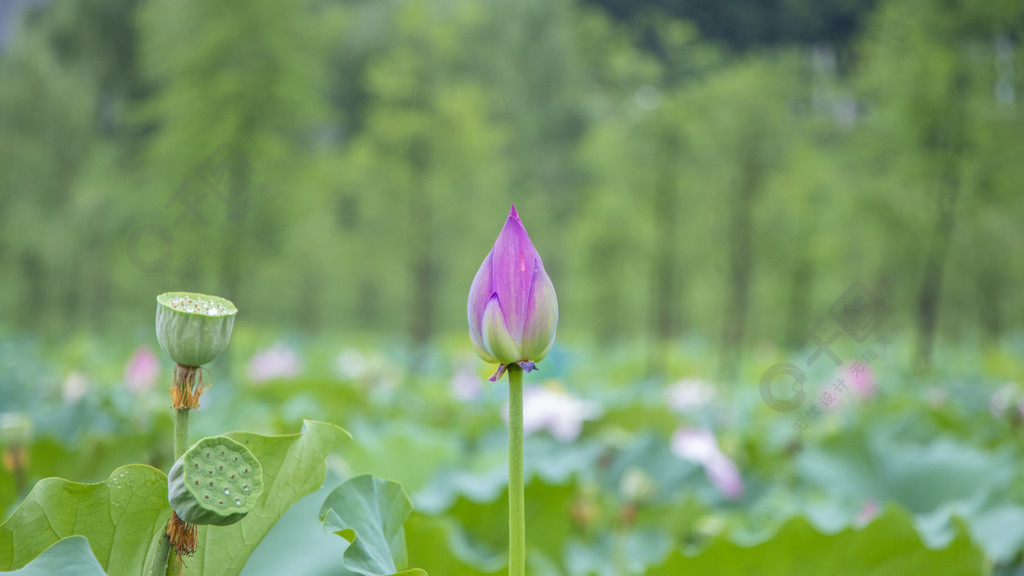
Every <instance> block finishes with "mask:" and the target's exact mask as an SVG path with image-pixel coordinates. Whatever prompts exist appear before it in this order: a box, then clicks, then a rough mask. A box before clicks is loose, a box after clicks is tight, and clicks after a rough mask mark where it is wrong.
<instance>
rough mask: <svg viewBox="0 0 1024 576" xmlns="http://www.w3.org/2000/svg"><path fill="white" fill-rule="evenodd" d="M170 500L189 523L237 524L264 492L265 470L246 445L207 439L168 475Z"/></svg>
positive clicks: (186, 455)
mask: <svg viewBox="0 0 1024 576" xmlns="http://www.w3.org/2000/svg"><path fill="white" fill-rule="evenodd" d="M167 491H168V496H167V498H168V500H169V501H170V504H171V508H172V509H173V510H174V513H175V514H177V515H178V517H179V518H181V520H183V521H184V522H187V523H189V524H200V525H202V524H212V525H215V526H227V525H229V524H234V523H235V522H238V521H239V520H241V519H242V518H244V517H245V515H246V514H248V513H249V511H250V510H252V509H253V507H254V506H256V501H257V500H259V497H260V495H261V494H262V493H263V468H262V467H261V466H260V462H259V460H257V459H256V457H255V456H253V454H252V452H250V451H249V449H248V448H246V447H245V446H244V445H243V444H240V443H238V442H235V441H234V440H232V439H230V438H228V437H226V436H214V437H211V438H203V439H202V440H200V441H199V442H196V444H195V446H193V447H192V448H191V449H190V450H188V451H187V452H185V454H183V455H182V457H181V458H179V459H178V461H177V462H175V463H174V466H172V467H171V473H170V474H168V475H167Z"/></svg>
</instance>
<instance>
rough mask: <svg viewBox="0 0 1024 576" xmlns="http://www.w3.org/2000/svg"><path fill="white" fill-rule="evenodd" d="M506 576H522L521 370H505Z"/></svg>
mask: <svg viewBox="0 0 1024 576" xmlns="http://www.w3.org/2000/svg"><path fill="white" fill-rule="evenodd" d="M508 574H509V576H525V575H526V496H525V493H524V489H523V370H522V368H520V367H519V366H518V365H517V364H512V365H510V366H509V367H508Z"/></svg>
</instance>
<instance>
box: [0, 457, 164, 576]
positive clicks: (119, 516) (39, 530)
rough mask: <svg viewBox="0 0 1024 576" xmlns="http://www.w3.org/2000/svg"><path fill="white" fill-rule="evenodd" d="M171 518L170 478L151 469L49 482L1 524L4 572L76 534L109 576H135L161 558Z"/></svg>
mask: <svg viewBox="0 0 1024 576" xmlns="http://www.w3.org/2000/svg"><path fill="white" fill-rule="evenodd" d="M170 515H171V509H170V506H169V505H168V504H167V476H166V475H164V473H163V472H161V471H159V470H157V469H156V468H152V467H150V466H144V465H141V464H133V465H131V466H124V467H122V468H118V469H117V470H114V471H113V472H112V473H111V474H110V477H109V478H107V480H105V481H104V482H100V483H97V484H80V483H78V482H71V481H69V480H64V479H61V478H47V479H45V480H42V481H40V482H39V483H38V484H36V485H35V487H34V488H33V489H32V491H31V492H30V493H29V495H28V497H27V498H25V501H24V502H23V503H22V504H21V506H19V507H18V509H17V510H15V511H14V513H13V514H12V515H11V517H10V518H8V519H7V520H6V521H5V522H4V523H3V524H2V525H0V570H13V569H16V568H21V567H23V566H25V565H26V564H28V563H29V561H31V560H32V559H34V558H36V557H37V556H39V555H40V554H42V553H43V552H44V551H45V550H46V549H47V548H50V547H51V546H52V545H53V544H55V543H56V542H58V541H60V540H62V539H64V538H67V537H69V536H75V535H77V536H85V537H86V538H88V540H89V545H90V546H91V547H92V552H93V554H94V555H95V557H96V559H97V560H98V561H99V564H100V566H101V567H103V569H104V570H105V571H106V572H107V573H108V574H110V575H112V576H117V575H119V574H126V575H132V576H136V575H138V574H141V573H143V572H144V570H145V569H146V568H147V567H148V566H149V565H150V563H151V562H152V560H153V558H154V556H155V555H156V553H157V543H158V540H159V539H160V538H162V537H163V532H164V526H165V525H166V524H167V519H168V518H169V517H170Z"/></svg>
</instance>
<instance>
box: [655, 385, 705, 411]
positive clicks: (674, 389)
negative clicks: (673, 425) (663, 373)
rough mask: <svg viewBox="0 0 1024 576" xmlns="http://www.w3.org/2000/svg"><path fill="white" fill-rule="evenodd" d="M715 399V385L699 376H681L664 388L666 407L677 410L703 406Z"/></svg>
mask: <svg viewBox="0 0 1024 576" xmlns="http://www.w3.org/2000/svg"><path fill="white" fill-rule="evenodd" d="M714 399H715V387H714V386H712V385H711V384H710V383H709V382H706V381H704V380H701V379H699V378H683V379H682V380H679V381H678V382H676V383H675V384H673V385H671V386H669V387H668V388H667V389H666V390H665V401H666V402H667V403H668V407H669V408H671V409H673V410H675V411H677V412H686V411H688V410H694V409H698V408H703V407H704V406H706V405H708V404H710V403H711V402H712V401H714Z"/></svg>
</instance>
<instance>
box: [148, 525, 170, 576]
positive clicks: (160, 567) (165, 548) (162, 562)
mask: <svg viewBox="0 0 1024 576" xmlns="http://www.w3.org/2000/svg"><path fill="white" fill-rule="evenodd" d="M170 553H171V540H170V538H168V537H167V536H166V535H164V537H163V538H161V539H160V542H159V543H158V544H157V549H156V556H155V557H154V558H153V564H152V565H151V566H150V567H149V573H148V574H149V576H164V574H166V573H167V560H168V558H169V557H170Z"/></svg>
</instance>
